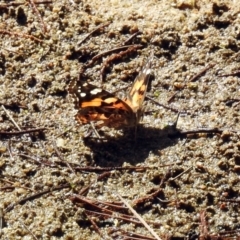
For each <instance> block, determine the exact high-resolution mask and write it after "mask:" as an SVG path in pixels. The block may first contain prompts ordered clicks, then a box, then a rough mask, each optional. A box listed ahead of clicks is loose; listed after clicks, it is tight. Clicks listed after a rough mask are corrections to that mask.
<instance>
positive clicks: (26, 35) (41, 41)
mask: <svg viewBox="0 0 240 240" xmlns="http://www.w3.org/2000/svg"><path fill="white" fill-rule="evenodd" d="M0 33H3V34H8V35H11V36H16V37H21V38H29V39H31V40H35V41H37V42H40V43H43V42H44V41H43V40H41V39H39V38H36V37H34V36H32V35H28V34H21V33H17V32H10V31H7V30H3V29H0Z"/></svg>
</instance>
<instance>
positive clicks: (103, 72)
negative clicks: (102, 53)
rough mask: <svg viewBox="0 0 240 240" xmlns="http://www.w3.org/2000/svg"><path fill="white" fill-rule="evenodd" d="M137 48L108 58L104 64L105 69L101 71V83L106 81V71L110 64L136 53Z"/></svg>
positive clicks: (131, 48)
mask: <svg viewBox="0 0 240 240" xmlns="http://www.w3.org/2000/svg"><path fill="white" fill-rule="evenodd" d="M137 48H138V47H135V46H132V47H129V48H128V49H127V50H125V51H121V52H120V53H115V54H113V55H112V56H110V57H108V58H107V60H106V61H105V62H104V63H103V67H102V69H101V82H102V83H103V81H104V75H105V70H106V68H107V66H108V64H109V63H110V62H112V61H114V60H116V59H121V58H122V57H123V56H124V55H127V54H128V53H130V52H132V51H135V50H136V49H137Z"/></svg>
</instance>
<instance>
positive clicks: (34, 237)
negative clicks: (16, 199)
mask: <svg viewBox="0 0 240 240" xmlns="http://www.w3.org/2000/svg"><path fill="white" fill-rule="evenodd" d="M20 222H21V224H22V225H23V227H24V228H26V229H27V231H28V232H29V233H30V234H31V236H32V237H33V239H35V240H38V239H37V237H36V236H35V235H34V234H33V233H32V231H31V230H30V229H29V228H28V227H27V226H26V225H25V224H24V222H22V221H20Z"/></svg>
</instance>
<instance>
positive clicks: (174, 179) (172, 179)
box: [169, 166, 193, 181]
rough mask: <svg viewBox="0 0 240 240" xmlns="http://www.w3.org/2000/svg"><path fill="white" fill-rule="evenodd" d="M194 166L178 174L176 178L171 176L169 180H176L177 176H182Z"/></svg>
mask: <svg viewBox="0 0 240 240" xmlns="http://www.w3.org/2000/svg"><path fill="white" fill-rule="evenodd" d="M192 168H193V167H192V166H191V167H189V168H188V169H187V170H185V171H183V172H182V173H180V174H178V175H177V176H176V177H175V178H169V181H174V180H176V179H177V178H179V177H181V176H182V175H184V174H185V173H187V172H189V171H190V170H191V169H192Z"/></svg>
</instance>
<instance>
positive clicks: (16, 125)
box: [2, 105, 21, 131]
mask: <svg viewBox="0 0 240 240" xmlns="http://www.w3.org/2000/svg"><path fill="white" fill-rule="evenodd" d="M2 109H3V110H4V112H5V113H6V114H7V115H8V117H9V118H10V120H11V121H12V122H13V124H14V125H15V127H16V128H17V129H18V130H19V131H21V128H20V127H19V126H18V124H17V123H16V122H15V121H14V119H13V118H12V116H11V115H10V114H9V113H8V111H7V110H6V108H5V107H4V106H3V105H2Z"/></svg>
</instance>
